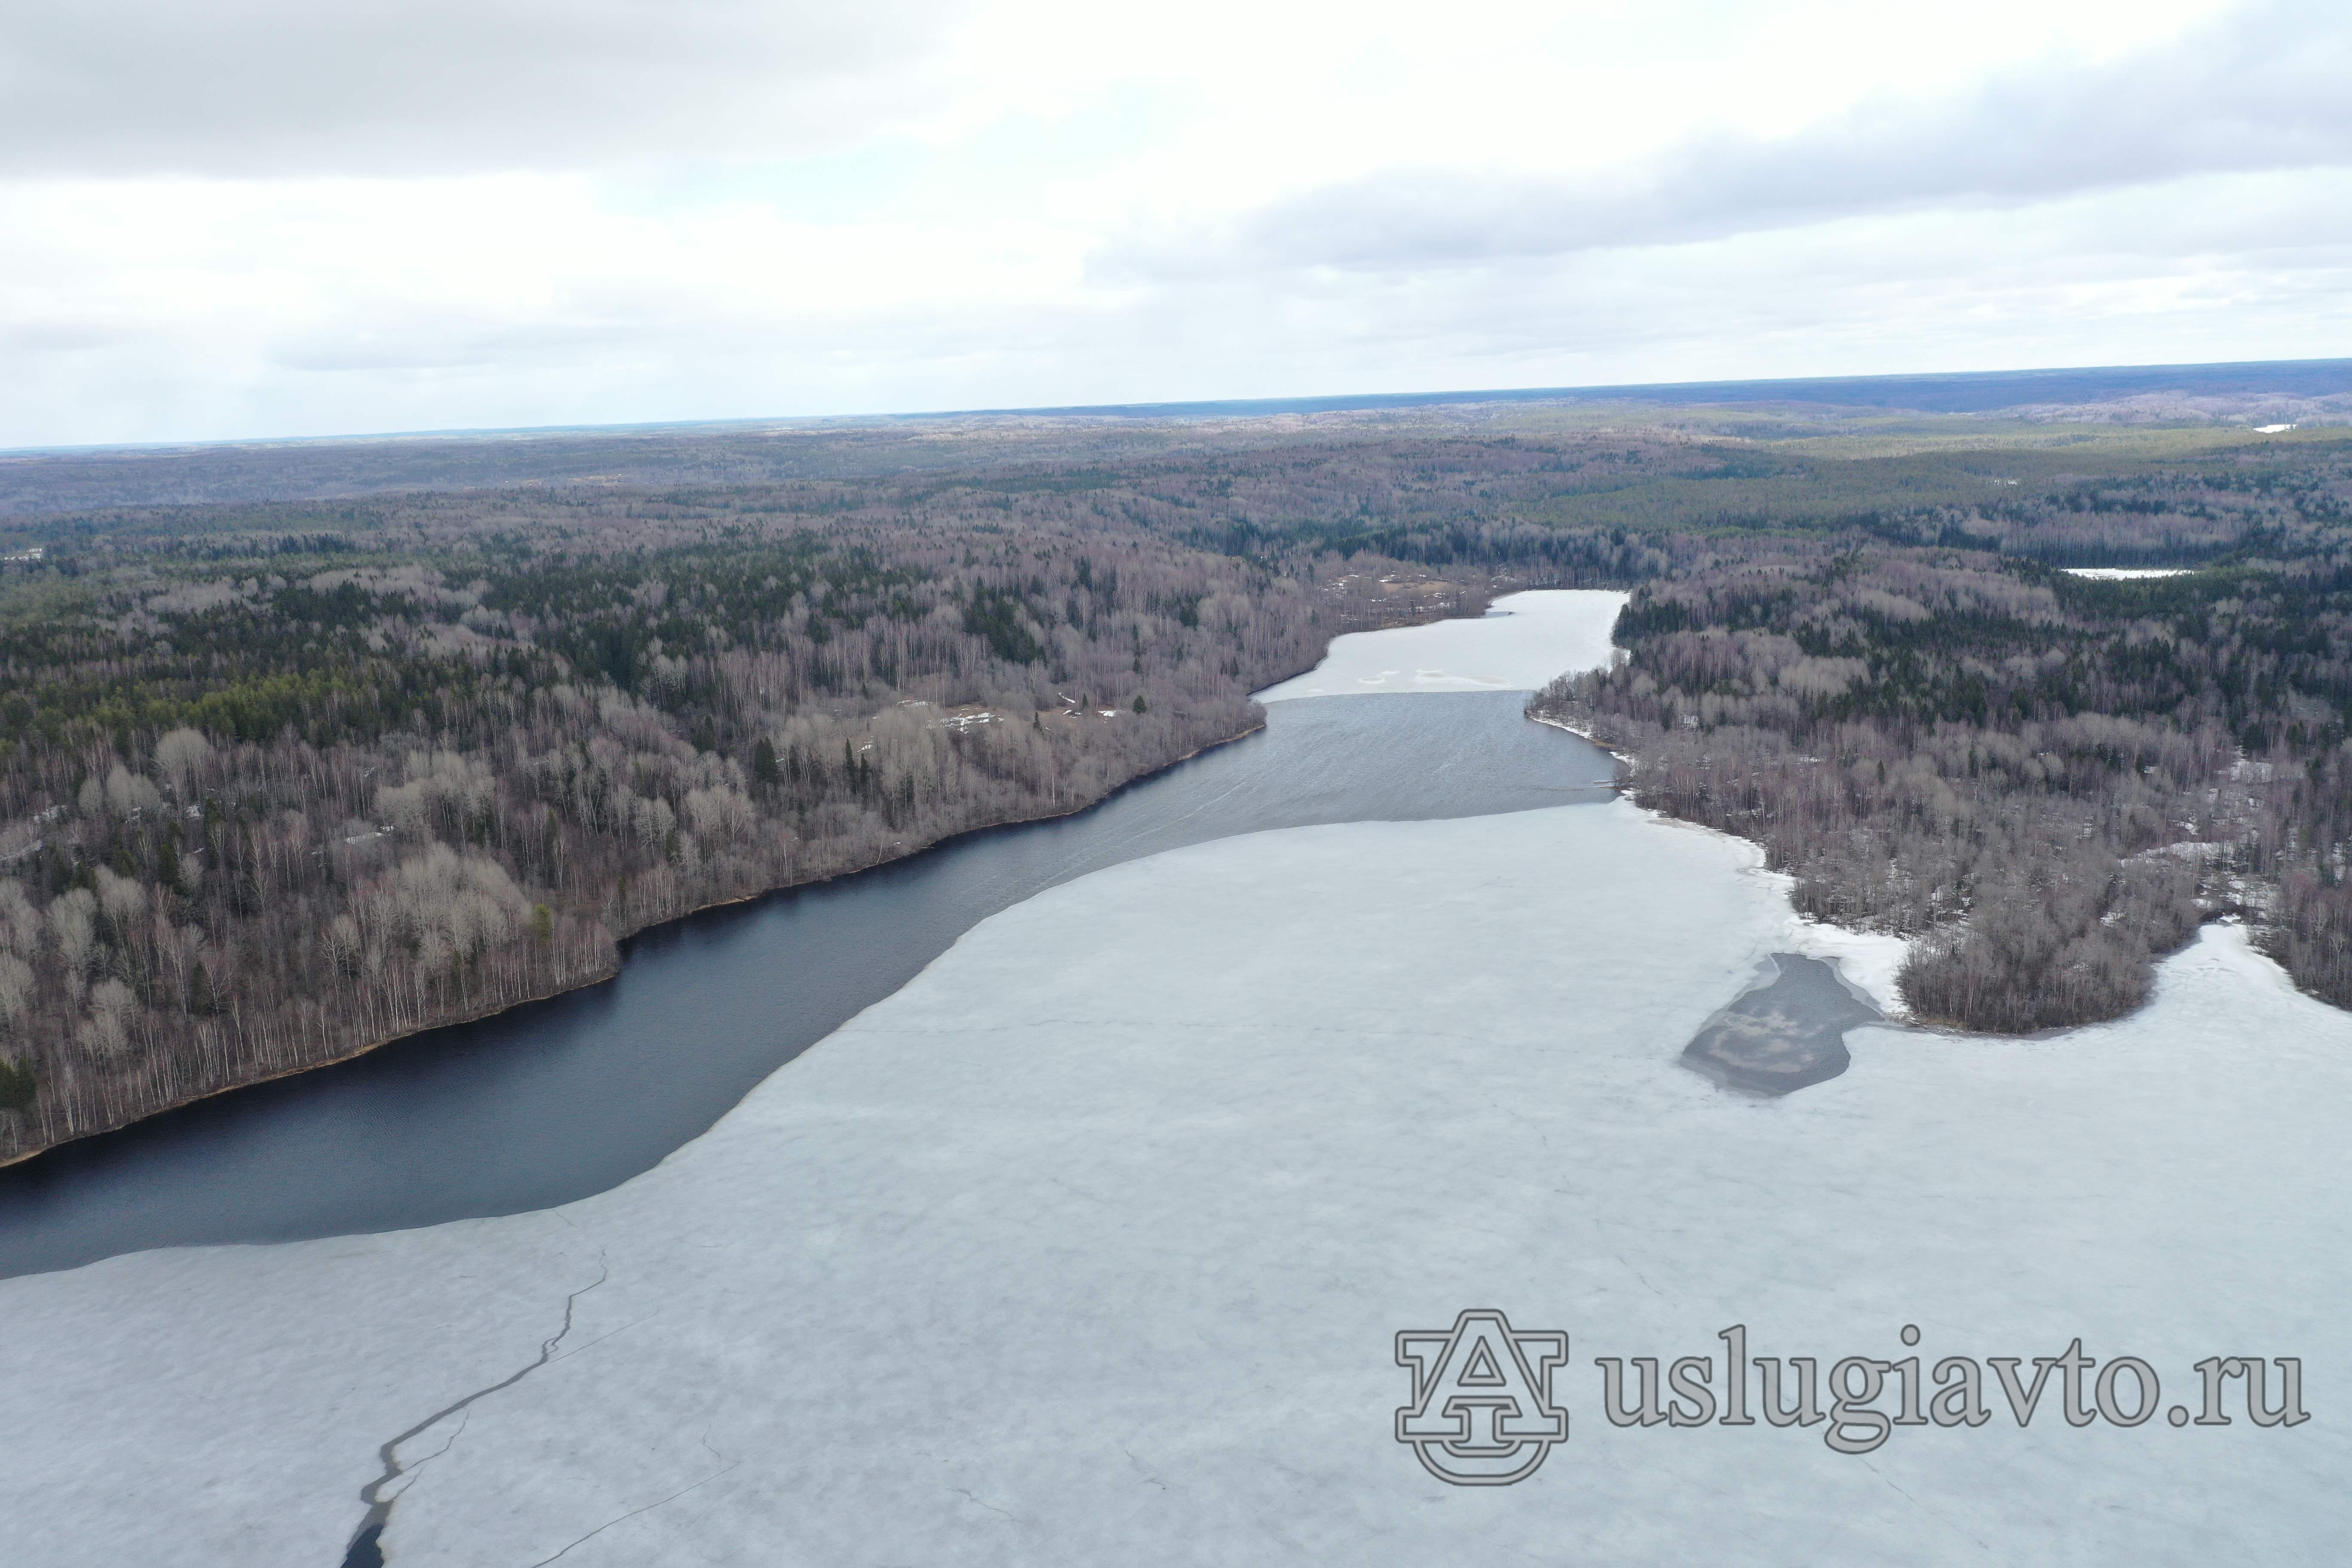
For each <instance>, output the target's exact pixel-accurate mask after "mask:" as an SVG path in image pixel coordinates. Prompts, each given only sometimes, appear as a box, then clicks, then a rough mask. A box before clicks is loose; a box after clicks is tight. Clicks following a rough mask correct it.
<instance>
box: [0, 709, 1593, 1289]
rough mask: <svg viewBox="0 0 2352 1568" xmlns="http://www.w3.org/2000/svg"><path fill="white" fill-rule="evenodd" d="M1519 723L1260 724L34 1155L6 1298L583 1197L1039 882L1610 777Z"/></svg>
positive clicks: (649, 1162) (1539, 794) (673, 1145)
mask: <svg viewBox="0 0 2352 1568" xmlns="http://www.w3.org/2000/svg"><path fill="white" fill-rule="evenodd" d="M1525 700H1526V698H1525V694H1524V693H1522V692H1518V691H1496V692H1477V693H1466V694H1461V695H1444V696H1429V695H1410V696H1408V695H1372V696H1350V697H1325V698H1311V699H1304V700H1291V701H1284V702H1276V703H1271V704H1269V705H1268V707H1267V710H1266V711H1267V721H1266V728H1265V731H1262V732H1260V733H1257V734H1254V735H1250V736H1247V737H1244V739H1242V740H1240V741H1238V742H1234V743H1232V744H1230V745H1225V746H1221V747H1218V748H1216V749H1214V750H1213V751H1211V752H1206V753H1204V754H1202V755H1201V756H1199V757H1195V758H1193V759H1192V760H1191V761H1189V762H1186V763H1180V764H1179V765H1177V766H1176V767H1173V768H1171V769H1169V770H1167V771H1166V772H1164V773H1158V774H1155V775H1153V776H1152V777H1150V778H1148V779H1145V780H1142V781H1140V782H1139V783H1138V784H1134V785H1132V786H1130V787H1129V788H1128V789H1126V790H1124V791H1122V792H1120V793H1119V794H1118V795H1114V796H1112V797H1111V798H1110V799H1108V800H1107V801H1104V802H1103V803H1101V804H1100V805H1096V806H1094V807H1092V808H1090V809H1088V810H1087V811H1084V812H1081V813H1078V814H1076V816H1067V817H1062V818H1057V819H1055V820H1053V821H1050V822H1040V823H1030V824H1024V825H1020V826H1010V827H1003V828H992V829H989V830H987V831H984V832H982V833H976V834H971V835H968V836H966V837H962V838H961V839H957V840H955V841H953V842H951V843H949V844H946V845H943V846H941V847H938V848H935V849H932V850H929V851H927V852H925V853H923V854H920V855H917V856H914V857H911V858H908V859H906V860H901V861H898V862H895V863H893V864H891V865H888V866H884V867H880V868H876V869H874V870H871V871H866V872H862V873H859V874H857V875H856V876H852V877H845V878H841V879H835V880H834V881H831V882H825V883H819V884H815V885H814V886H810V887H805V888H800V889H790V890H787V891H783V892H780V893H775V894H772V895H769V896H768V897H766V898H763V899H761V900H755V901H753V902H751V903H749V904H744V905H739V906H734V907H730V908H727V909H720V910H709V911H706V912H705V913H702V914H699V915H695V916H692V917H689V918H688V919H687V920H684V921H677V922H675V923H673V924H670V925H668V926H665V927H661V928H658V929H656V930H654V931H647V932H646V933H644V934H643V935H641V936H639V937H637V938H636V939H635V940H634V941H632V942H629V943H627V944H626V945H625V949H624V952H623V964H622V969H621V973H620V975H619V976H618V977H617V978H616V979H615V980H614V981H613V982H611V983H610V984H603V985H596V986H592V987H590V988H588V989H586V990H583V991H576V992H572V993H571V994H567V995H563V996H559V997H556V998H554V999H552V1000H551V1001H547V1002H541V1003H533V1004H530V1005H525V1006H522V1007H519V1008H516V1009H513V1010H512V1011H510V1012H508V1013H504V1014H501V1015H499V1016H497V1017H494V1018H488V1019H485V1020H483V1021H481V1022H479V1023H474V1024H467V1025H461V1026H457V1027H454V1028H447V1029H438V1030H434V1031H431V1032H429V1033H426V1034H423V1035H417V1036H415V1037H410V1038H408V1039H405V1040H402V1041H398V1042H395V1043H394V1044H393V1045H390V1046H387V1047H383V1049H381V1050H377V1051H375V1052H373V1053H371V1054H369V1055H367V1056H364V1057H361V1058H356V1059H354V1060H352V1061H349V1062H345V1063H341V1064H340V1065H337V1066H334V1067H330V1068H320V1069H319V1070H317V1071H314V1072H309V1073H304V1074H300V1075H299V1076H297V1077H294V1078H289V1079H279V1080H278V1081H276V1082H273V1083H268V1084H261V1085H257V1086H256V1087H254V1088H251V1089H241V1090H237V1091H236V1092H234V1093H230V1094H226V1095H222V1096H219V1097H217V1098H215V1099H213V1100H204V1101H200V1102H198V1103H196V1104H194V1105H191V1106H186V1107H184V1108H182V1109H181V1110H175V1111H172V1112H169V1113H167V1114H165V1115H163V1116H159V1117H155V1118H152V1119H151V1120H149V1121H143V1122H141V1123H139V1124H137V1125H135V1126H132V1127H129V1128H125V1129H123V1130H122V1131H118V1132H112V1133H109V1134H106V1135H104V1136H102V1137H98V1138H91V1139H87V1140H84V1141H82V1142H77V1143H70V1144H68V1145H66V1146H64V1147H63V1148H60V1149H57V1150H53V1151H51V1152H48V1153H47V1154H44V1155H41V1156H40V1157H38V1158H37V1159H35V1160H32V1161H29V1162H27V1163H25V1164H22V1165H18V1166H14V1167H11V1168H8V1169H6V1170H0V1279H5V1278H10V1277H13V1276H16V1275H20V1274H33V1273H40V1272H43V1271H45V1270H49V1269H57V1268H74V1267H77V1266H79V1265H80V1264H84V1263H89V1262H92V1261H95V1260H96V1259H99V1258H109V1257H112V1256H114V1255H115V1254H118V1253H123V1252H135V1251H140V1250H143V1249H145V1248H149V1247H186V1246H199V1245H208V1244H217V1243H225V1242H267V1241H291V1240H299V1239H303V1238H308V1237H327V1236H344V1235H352V1234H357V1233H364V1232H371V1231H384V1230H399V1229H405V1228H408V1227H410V1226H426V1225H436V1224H440V1223H442V1222H444V1221H447V1220H456V1219H467V1218H478V1217H483V1216H487V1215H505V1214H517V1213H521V1212H524V1211H527V1210H531V1209H541V1208H548V1207H551V1206H553V1205H558V1204H563V1203H569V1202H571V1201H572V1200H574V1199H577V1198H583V1197H586V1196H589V1195H590V1194H594V1193H599V1192H604V1191H605V1190H607V1189H609V1188H611V1187H614V1186H616V1185H618V1184H620V1183H622V1182H625V1181H626V1180H628V1179H629V1178H630V1177H631V1176H634V1175H635V1174H637V1173H640V1172H642V1171H645V1170H647V1169H649V1168H651V1167H652V1166H653V1165H655V1164H656V1163H659V1162H660V1161H661V1159H662V1158H663V1157H664V1156H665V1155H667V1154H668V1153H669V1152H671V1151H673V1150H675V1149H677V1147H679V1146H680V1145H681V1144H683V1143H685V1142H688V1140H690V1139H693V1138H695V1137H696V1136H698V1134H700V1133H701V1132H703V1131H706V1130H707V1129H708V1128H709V1126H710V1125H711V1123H713V1122H714V1121H717V1120H718V1119H719V1117H720V1116H722V1115H724V1114H725V1113H726V1112H727V1110H729V1109H730V1107H732V1106H733V1105H734V1104H735V1103H736V1102H737V1101H738V1100H740V1099H741V1098H742V1097H743V1095H744V1094H745V1093H746V1092H748V1091H749V1090H750V1089H751V1088H752V1087H753V1086H754V1085H756V1084H757V1083H759V1082H760V1080H761V1079H764V1078H766V1077H767V1076H768V1075H769V1074H770V1073H772V1072H773V1071H774V1070H775V1069H776V1068H779V1067H781V1066H782V1065H783V1064H784V1063H785V1062H788V1061H790V1060H791V1059H792V1058H794V1057H796V1056H798V1055H799V1054H800V1053H801V1052H802V1051H803V1050H806V1049H807V1048H808V1047H810V1046H812V1045H814V1044H815V1043H816V1042H817V1041H818V1040H820V1039H823V1038H824V1037H825V1036H827V1035H829V1034H831V1033H832V1032H833V1031H834V1030H835V1028H837V1027H839V1026H841V1025H842V1024H843V1023H845V1021H847V1020H848V1019H849V1018H850V1017H852V1016H855V1015H856V1014H857V1013H858V1012H860V1011H861V1010H863V1009H864V1008H866V1007H867V1006H870V1005H873V1004H874V1003H876V1002H878V1001H880V1000H881V999H882V998H884V997H885V996H887V995H889V994H891V993H892V992H894V991H896V990H898V987H900V986H901V985H903V984H906V983H907V982H908V980H909V979H911V978H913V977H914V975H915V974H916V973H919V971H920V970H921V969H922V968H923V966H924V965H925V964H927V963H929V962H930V961H931V960H932V959H934V958H936V957H938V956H939V955H940V953H941V952H945V951H946V950H947V949H948V947H949V946H950V944H952V943H953V942H955V940H956V939H957V938H958V937H960V936H961V935H962V934H963V933H964V932H965V931H969V930H971V928H972V927H973V926H974V925H976V924H978V923H979V922H980V921H982V920H985V919H987V918H988V917H989V916H990V915H992V914H994V913H996V912H997V911H998V910H1003V909H1007V908H1009V907H1011V906H1012V905H1013V904H1016V903H1019V902H1021V901H1022V900H1024V899H1027V898H1029V897H1031V896H1033V895H1034V894H1036V893H1038V892H1040V891H1043V890H1044V889H1047V888H1050V887H1053V886H1055V885H1056V884H1058V883H1062V882H1066V881H1069V880H1070V879H1073V878H1076V877H1081V876H1084V875H1086V874H1087V873H1088V872H1090V871H1097V870H1100V869H1102V868H1104V867H1107V866H1114V865H1117V864H1118V863H1120V862H1122V861H1127V860H1134V859H1139V858H1142V857H1144V856H1147V855H1154V854H1157V853H1159V852H1160V851H1161V850H1164V849H1173V848H1177V847H1181V846H1183V845H1187V844H1197V843H1201V842H1203V841H1205V840H1208V839H1213V838H1223V837H1232V836H1233V835H1235V834H1242V833H1255V832H1258V831H1260V830H1263V829H1267V828H1276V827H1297V826H1307V825H1310V824H1316V823H1338V822H1365V821H1419V820H1429V819H1434V818H1442V817H1462V816H1489V815H1493V814H1496V813H1501V812H1510V811H1527V810H1533V809H1536V808H1538V807H1543V806H1553V805H1568V804H1572V803H1576V802H1580V801H1594V802H1597V801H1601V800H1606V799H1608V798H1610V796H1611V793H1612V791H1611V789H1610V787H1609V780H1610V776H1611V768H1612V763H1611V759H1610V758H1609V757H1608V755H1607V754H1606V753H1605V752H1601V751H1600V750H1599V749H1597V748H1595V747H1593V746H1591V745H1589V744H1587V743H1586V742H1582V741H1580V740H1578V739H1577V738H1576V737H1574V736H1572V735H1568V734H1565V733H1563V732H1561V731H1559V730H1556V729H1551V728H1549V727H1546V726H1542V725H1537V724H1532V723H1529V722H1528V721H1526V720H1525V719H1524V718H1523V717H1522V716H1521V713H1520V709H1521V705H1522V704H1523V702H1524V701H1525ZM1116 982H1117V977H1116V976H1099V975H1086V974H1074V975H1073V976H1072V983H1073V984H1116Z"/></svg>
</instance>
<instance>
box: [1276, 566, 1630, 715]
mask: <svg viewBox="0 0 2352 1568" xmlns="http://www.w3.org/2000/svg"><path fill="white" fill-rule="evenodd" d="M1625 597H1626V596H1625V595H1623V594H1619V593H1612V592H1607V591H1604V590H1601V589H1597V588H1539V589H1534V590H1531V591H1529V592H1528V593H1524V594H1511V595H1506V596H1505V597H1503V598H1500V599H1497V600H1496V601H1495V602H1494V605H1493V606H1492V607H1491V608H1490V609H1488V611H1487V612H1486V616H1485V618H1484V619H1480V620H1455V621H1433V622H1431V623H1430V624H1429V625H1427V626H1403V627H1399V628H1397V629H1395V630H1391V631H1384V632H1352V633H1350V634H1349V635H1348V636H1346V637H1334V638H1333V639H1332V641H1331V649H1330V652H1328V654H1326V655H1325V656H1324V658H1323V662H1322V663H1320V664H1318V665H1317V666H1316V667H1315V668H1313V669H1310V670H1308V671H1307V673H1306V674H1304V675H1297V676H1293V677H1291V679H1288V680H1285V681H1281V682H1279V683H1277V684H1276V685H1273V686H1269V687H1267V688H1266V689H1265V690H1263V691H1261V692H1259V693H1258V694H1257V700H1259V701H1261V702H1281V701H1284V700H1287V699H1289V698H1293V697H1344V696H1352V695H1360V694H1361V693H1365V692H1371V691H1533V690H1535V689H1537V688H1538V687H1540V686H1543V685H1545V684H1546V683H1548V682H1549V681H1550V680H1551V679H1552V678H1553V677H1555V676H1559V675H1565V674H1567V673H1568V672H1569V671H1570V670H1575V669H1594V668H1599V667H1601V666H1602V665H1605V664H1607V663H1608V662H1609V656H1610V642H1609V631H1610V628H1611V627H1612V626H1615V625H1616V624H1617V612H1618V611H1619V610H1622V609H1623V608H1624V606H1625Z"/></svg>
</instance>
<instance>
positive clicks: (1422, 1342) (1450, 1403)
mask: <svg viewBox="0 0 2352 1568" xmlns="http://www.w3.org/2000/svg"><path fill="white" fill-rule="evenodd" d="M1396 1359H1397V1364H1398V1365H1399V1366H1405V1367H1411V1368H1412V1404H1410V1405H1402V1406H1400V1407H1399V1408H1398V1410H1397V1413H1396V1437H1397V1441H1398V1442H1400V1443H1406V1444H1410V1445H1411V1446H1412V1451H1413V1452H1414V1453H1416V1454H1418V1455H1420V1456H1421V1462H1422V1465H1423V1468H1426V1469H1427V1470H1428V1471H1429V1473H1430V1474H1431V1475H1433V1476H1435V1477H1436V1478H1437V1479H1439V1480H1441V1481H1450V1482H1452V1483H1453V1484H1454V1485H1455V1486H1457V1487H1507V1486H1509V1485H1510V1484H1511V1483H1512V1482H1513V1481H1523V1480H1525V1479H1528V1477H1529V1476H1531V1475H1534V1474H1535V1473H1536V1467H1537V1466H1538V1465H1540V1464H1542V1463H1543V1462H1544V1456H1545V1455H1546V1454H1549V1453H1550V1452H1551V1447H1552V1445H1553V1444H1555V1443H1561V1442H1565V1441H1567V1439H1568V1412H1567V1411H1566V1410H1563V1409H1562V1408H1560V1407H1559V1405H1554V1404H1553V1403H1552V1402H1551V1398H1550V1394H1551V1369H1552V1368H1554V1367H1556V1366H1559V1365H1560V1364H1561V1363H1565V1362H1566V1361H1567V1360H1568V1336H1567V1335H1566V1334H1563V1333H1555V1332H1538V1331H1530V1332H1527V1333H1521V1332H1518V1331H1516V1330H1514V1329H1513V1328H1512V1327H1511V1325H1510V1321H1509V1320H1507V1319H1506V1318H1505V1317H1504V1316H1503V1314H1502V1313H1500V1312H1494V1311H1486V1310H1469V1311H1465V1312H1464V1313H1463V1314H1462V1315H1461V1316H1460V1317H1458V1318H1456V1319H1454V1327H1453V1328H1452V1330H1450V1331H1448V1330H1444V1329H1423V1330H1413V1329H1406V1330H1404V1331H1402V1332H1400V1333H1399V1334H1398V1335H1397V1337H1396Z"/></svg>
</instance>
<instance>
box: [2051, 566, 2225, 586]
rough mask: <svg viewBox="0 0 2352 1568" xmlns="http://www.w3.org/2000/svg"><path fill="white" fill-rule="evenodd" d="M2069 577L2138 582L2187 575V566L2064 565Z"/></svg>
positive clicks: (2063, 568) (2189, 569)
mask: <svg viewBox="0 0 2352 1568" xmlns="http://www.w3.org/2000/svg"><path fill="white" fill-rule="evenodd" d="M2060 570H2061V571H2063V572H2064V573H2065V574H2066V575H2067V576H2069V577H2091V578H2095V579H2097V580H2098V581H2100V582H2102V583H2137V582H2139V581H2141V580H2142V579H2144V578H2148V577H2186V576H2188V575H2189V572H2190V571H2191V570H2192V569H2191V568H2189V567H2187V566H2064V567H2061V568H2060Z"/></svg>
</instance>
